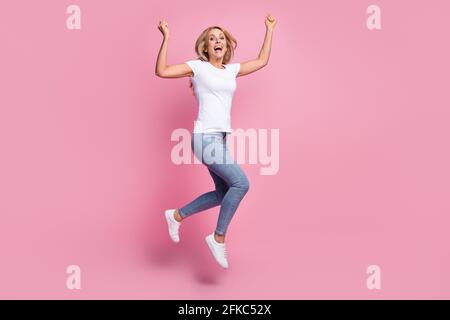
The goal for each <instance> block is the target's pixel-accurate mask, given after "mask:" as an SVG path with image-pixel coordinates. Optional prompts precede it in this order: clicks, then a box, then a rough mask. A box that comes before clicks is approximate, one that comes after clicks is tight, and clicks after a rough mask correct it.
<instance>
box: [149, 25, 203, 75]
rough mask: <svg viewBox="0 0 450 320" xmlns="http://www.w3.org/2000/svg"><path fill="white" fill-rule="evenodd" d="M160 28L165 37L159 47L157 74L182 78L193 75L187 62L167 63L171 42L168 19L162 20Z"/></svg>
mask: <svg viewBox="0 0 450 320" xmlns="http://www.w3.org/2000/svg"><path fill="white" fill-rule="evenodd" d="M158 29H159V30H160V31H161V32H162V34H163V36H164V39H163V42H162V44H161V48H160V49H159V54H158V60H157V61H156V68H155V74H156V75H157V76H158V77H161V78H181V77H187V76H192V75H194V73H193V72H192V69H191V67H189V65H187V64H186V63H180V64H174V65H171V66H169V65H167V47H168V44H169V25H168V24H167V22H166V21H160V22H159V26H158Z"/></svg>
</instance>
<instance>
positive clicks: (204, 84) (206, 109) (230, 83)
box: [186, 59, 241, 133]
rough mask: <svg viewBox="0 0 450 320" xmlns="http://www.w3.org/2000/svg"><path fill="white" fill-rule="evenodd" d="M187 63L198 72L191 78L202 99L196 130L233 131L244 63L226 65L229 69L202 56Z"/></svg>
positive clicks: (197, 95)
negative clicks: (233, 110)
mask: <svg viewBox="0 0 450 320" xmlns="http://www.w3.org/2000/svg"><path fill="white" fill-rule="evenodd" d="M186 63H187V64H188V65H189V66H190V67H191V69H192V72H193V73H194V75H193V76H191V80H192V85H193V87H194V91H195V95H196V97H197V102H198V116H197V120H196V121H195V125H194V131H193V132H204V133H206V132H220V131H221V132H230V133H231V132H232V131H233V130H232V129H231V119H230V118H231V106H232V101H233V94H234V92H235V90H236V75H237V74H238V72H239V69H240V67H241V64H240V63H231V64H227V65H225V69H219V68H217V67H215V66H213V65H212V64H211V63H210V62H209V61H202V60H200V59H196V60H189V61H186Z"/></svg>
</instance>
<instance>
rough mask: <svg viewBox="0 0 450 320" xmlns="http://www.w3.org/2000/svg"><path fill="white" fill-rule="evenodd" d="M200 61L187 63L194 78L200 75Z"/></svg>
mask: <svg viewBox="0 0 450 320" xmlns="http://www.w3.org/2000/svg"><path fill="white" fill-rule="evenodd" d="M198 61H199V60H188V61H186V62H185V63H186V64H187V65H188V66H189V67H190V68H191V70H192V72H193V73H194V76H196V75H197V74H198Z"/></svg>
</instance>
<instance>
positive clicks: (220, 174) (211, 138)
mask: <svg viewBox="0 0 450 320" xmlns="http://www.w3.org/2000/svg"><path fill="white" fill-rule="evenodd" d="M226 141H227V132H213V133H202V132H198V133H196V132H193V133H192V138H191V149H192V151H193V152H194V155H195V157H196V158H197V159H199V160H200V161H201V162H202V163H203V164H204V165H205V166H206V167H207V168H208V171H209V173H210V175H211V177H212V179H213V181H214V185H215V190H213V191H210V192H207V193H204V194H202V195H200V196H198V197H197V198H196V199H194V200H193V201H192V202H190V203H188V204H187V205H185V206H184V207H182V208H180V209H179V213H180V215H181V217H183V218H185V217H188V216H190V215H192V214H194V213H197V212H200V211H203V210H206V209H210V208H213V207H215V206H218V205H220V211H219V219H218V221H217V226H216V230H215V232H216V233H217V234H219V235H225V233H226V232H227V229H228V226H229V224H230V222H231V219H232V218H233V215H234V213H235V212H236V209H237V208H238V206H239V203H240V202H241V200H242V199H243V198H244V196H245V194H246V193H247V191H248V190H249V181H248V178H247V176H246V175H245V173H244V172H243V171H242V169H241V167H240V166H239V165H238V164H237V162H236V161H235V160H234V159H233V158H232V156H231V154H230V152H229V150H228V148H227V144H226Z"/></svg>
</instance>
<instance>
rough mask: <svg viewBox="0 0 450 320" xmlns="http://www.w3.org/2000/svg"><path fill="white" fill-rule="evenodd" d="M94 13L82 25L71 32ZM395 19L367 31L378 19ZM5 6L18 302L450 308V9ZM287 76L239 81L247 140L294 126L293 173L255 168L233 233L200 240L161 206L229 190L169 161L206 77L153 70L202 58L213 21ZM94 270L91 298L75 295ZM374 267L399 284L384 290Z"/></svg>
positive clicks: (8, 267)
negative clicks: (372, 275) (222, 262)
mask: <svg viewBox="0 0 450 320" xmlns="http://www.w3.org/2000/svg"><path fill="white" fill-rule="evenodd" d="M70 4H77V5H79V6H80V8H81V10H82V11H81V12H82V16H81V17H82V20H81V23H82V28H81V30H68V29H67V28H66V19H67V17H68V15H67V14H66V8H67V7H68V6H69V5H70ZM371 4H377V5H379V6H380V7H381V10H382V11H381V12H382V14H381V18H382V29H381V30H372V31H371V30H368V29H367V27H366V19H367V14H366V8H367V7H368V6H369V5H371ZM2 8H3V9H2V10H1V11H0V40H1V49H0V57H1V59H0V70H1V71H0V85H1V94H0V106H1V109H0V112H1V113H0V147H1V158H0V164H1V166H0V177H1V178H0V194H1V201H0V213H1V223H0V254H1V263H0V298H70V299H79V298H126V299H131V298H139V299H144V298H146V299H155V298H164V299H168V298H189V299H199V298H210V299H216V298H275V299H277V298H290V299H294V298H295V299H301V298H373V299H378V298H450V294H449V292H450V275H449V273H448V270H449V269H450V252H449V249H448V244H449V240H450V236H449V232H448V230H449V227H450V218H449V209H450V205H449V201H448V196H449V191H450V190H449V181H450V169H449V165H448V164H449V163H450V152H449V148H448V139H449V135H450V127H449V125H448V124H449V117H450V111H449V106H450V98H449V91H448V83H449V73H450V68H449V67H450V63H449V60H448V57H449V56H450V50H449V49H450V46H449V42H448V40H447V38H448V31H449V30H450V23H449V22H448V12H449V10H450V5H449V2H448V1H446V0H442V1H438V0H434V1H431V2H430V1H424V0H417V1H406V0H397V1H386V0H376V1H361V0H345V1H331V0H330V1H324V0H321V1H317V0H314V1H312V0H310V1H294V0H291V1H278V0H277V1H260V0H258V1H233V0H232V1H227V2H226V5H225V6H223V7H222V8H219V7H218V6H215V5H211V6H210V5H206V3H205V2H204V1H167V2H164V3H162V2H161V1H144V0H133V1H106V0H95V1H92V0H89V1H88V0H77V1H75V2H72V1H62V0H43V1H31V0H29V1H23V0H20V1H19V0H14V1H13V0H3V1H2ZM266 12H270V13H272V14H273V15H274V16H275V17H277V19H278V24H277V26H276V29H275V31H274V38H273V46H272V54H271V59H270V62H269V65H268V66H267V67H266V68H264V69H262V70H260V71H258V72H256V73H253V74H251V75H248V76H246V77H242V78H238V80H237V81H238V89H237V92H236V95H235V100H234V105H233V106H234V107H233V113H232V117H233V120H232V124H233V127H234V128H244V129H247V128H256V129H268V130H270V129H272V128H278V129H280V169H279V172H278V174H276V175H272V176H263V175H260V174H259V170H260V167H261V165H258V164H256V165H255V164H245V165H243V168H244V170H245V171H246V173H247V174H248V176H249V179H250V191H249V193H248V194H247V195H246V197H245V199H244V201H243V202H242V203H241V206H240V207H239V209H238V211H237V213H236V215H235V218H234V220H233V221H232V224H231V225H230V230H229V231H230V232H229V235H228V238H227V243H228V247H229V252H230V253H229V259H230V269H229V270H226V271H225V270H222V269H220V267H218V266H217V265H216V263H215V262H214V260H213V259H212V257H211V256H210V253H209V252H208V249H207V247H206V245H205V244H204V242H203V238H204V236H205V235H206V234H207V233H209V232H211V231H212V230H213V228H214V226H215V223H216V218H217V212H218V207H216V208H214V209H210V210H208V211H206V212H203V213H199V214H197V215H195V216H193V217H191V218H190V219H189V220H186V222H185V223H184V224H183V226H182V230H181V232H182V233H181V239H182V242H181V243H180V244H178V245H177V244H173V243H172V242H171V241H170V239H169V236H168V234H167V230H166V225H165V223H166V222H165V221H164V219H163V216H162V212H163V210H164V209H166V208H173V207H181V206H182V205H184V204H186V203H187V202H188V201H190V200H192V199H193V198H194V197H196V196H198V195H199V194H201V193H203V192H206V191H209V190H212V188H213V184H212V180H211V178H210V176H209V175H208V172H207V170H206V169H205V168H204V167H201V166H198V165H182V166H176V165H174V164H173V163H172V162H171V161H170V151H171V149H172V147H173V145H174V142H171V141H170V135H171V133H172V132H173V131H174V130H175V129H177V128H186V129H187V130H191V129H192V127H193V121H194V119H195V116H196V112H197V109H196V101H195V99H194V97H193V96H192V93H191V91H190V89H189V87H188V79H187V78H181V79H161V78H158V77H156V76H155V75H154V67H155V62H156V56H157V54H158V50H159V47H160V44H161V40H162V36H161V34H160V32H159V30H157V24H158V22H159V20H161V19H164V20H167V21H168V22H169V26H170V30H171V39H170V43H169V55H168V59H169V60H168V61H169V63H170V64H173V63H181V62H184V61H187V60H189V59H193V58H195V53H194V51H193V47H194V43H195V39H196V38H197V36H198V35H199V33H200V31H201V30H203V29H204V28H206V27H207V26H209V25H213V24H218V25H222V26H224V27H225V28H227V29H228V30H229V31H231V33H232V34H233V35H234V36H235V37H236V38H237V40H238V48H237V51H236V55H235V57H234V59H233V62H241V61H245V60H249V59H252V58H255V57H256V56H257V54H258V53H259V50H260V48H261V46H262V41H263V38H264V32H265V26H264V17H265V13H266ZM72 264H74V265H79V266H80V267H81V271H82V278H81V279H82V280H81V283H82V289H81V290H68V289H67V288H66V279H67V277H68V275H67V274H66V268H67V266H69V265H72ZM369 265H378V266H379V267H380V268H381V283H382V288H381V290H369V289H368V288H367V287H366V279H367V277H368V274H367V273H366V268H367V267H368V266H369Z"/></svg>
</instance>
